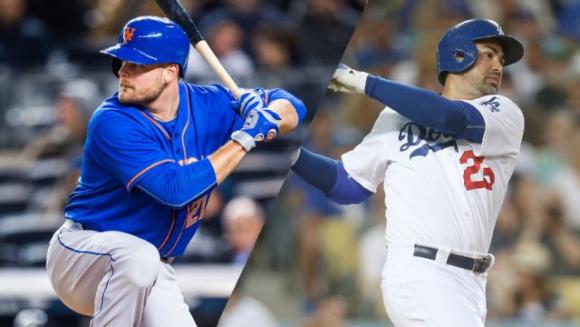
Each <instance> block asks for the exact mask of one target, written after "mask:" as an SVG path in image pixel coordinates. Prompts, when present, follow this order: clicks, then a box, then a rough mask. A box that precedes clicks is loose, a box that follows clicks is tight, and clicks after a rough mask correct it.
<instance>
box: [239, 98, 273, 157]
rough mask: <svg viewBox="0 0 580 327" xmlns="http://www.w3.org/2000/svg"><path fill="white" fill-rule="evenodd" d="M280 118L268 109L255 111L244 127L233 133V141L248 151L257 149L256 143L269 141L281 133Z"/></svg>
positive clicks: (252, 111) (250, 113)
mask: <svg viewBox="0 0 580 327" xmlns="http://www.w3.org/2000/svg"><path fill="white" fill-rule="evenodd" d="M280 121H281V118H280V116H279V115H278V114H277V113H276V112H274V111H272V110H270V109H268V108H264V109H254V110H251V111H250V112H248V116H247V117H246V119H245V121H244V126H242V128H241V129H240V130H238V131H235V132H233V133H232V136H231V138H232V140H234V141H236V142H237V143H239V144H240V145H241V146H242V147H243V148H244V149H245V150H246V151H250V150H252V149H253V148H255V147H256V142H262V141H264V140H267V141H269V140H270V139H272V138H274V137H276V135H278V132H279V131H280Z"/></svg>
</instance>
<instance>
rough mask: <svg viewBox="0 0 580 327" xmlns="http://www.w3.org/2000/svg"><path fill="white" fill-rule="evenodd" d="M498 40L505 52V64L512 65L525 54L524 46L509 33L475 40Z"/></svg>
mask: <svg viewBox="0 0 580 327" xmlns="http://www.w3.org/2000/svg"><path fill="white" fill-rule="evenodd" d="M486 40H496V41H498V42H499V44H500V46H501V48H502V49H503V53H504V66H508V65H511V64H513V63H515V62H517V61H519V60H520V59H522V58H523V56H524V46H523V45H522V44H521V43H520V41H518V40H517V39H516V38H514V37H512V36H509V35H497V36H491V37H482V38H477V39H475V40H474V41H486Z"/></svg>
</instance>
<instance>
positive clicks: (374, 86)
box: [365, 75, 485, 143]
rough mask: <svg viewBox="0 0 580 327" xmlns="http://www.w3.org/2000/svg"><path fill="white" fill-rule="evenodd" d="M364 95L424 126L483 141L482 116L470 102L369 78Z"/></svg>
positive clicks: (479, 141) (377, 78)
mask: <svg viewBox="0 0 580 327" xmlns="http://www.w3.org/2000/svg"><path fill="white" fill-rule="evenodd" d="M365 93H366V94H367V95H368V96H369V97H371V98H373V99H375V100H377V101H379V102H381V103H383V104H384V105H386V106H388V107H390V108H391V109H393V110H395V111H396V112H398V113H400V114H401V115H402V116H404V117H406V118H408V119H410V120H411V121H413V122H415V123H417V124H419V125H421V126H425V127H430V128H433V129H436V130H438V131H441V132H444V133H447V134H449V135H451V136H454V137H456V138H460V139H466V140H469V141H471V142H476V143H481V142H482V140H483V133H484V131H485V121H484V119H483V116H482V115H481V113H480V112H479V111H478V110H477V109H476V108H475V107H474V106H472V105H471V104H469V103H467V102H464V101H455V100H449V99H446V98H445V97H442V96H440V95H439V94H437V93H435V92H431V91H428V90H425V89H421V88H418V87H414V86H409V85H403V84H400V83H396V82H393V81H389V80H386V79H383V78H380V77H377V76H372V75H369V76H368V78H367V83H366V87H365Z"/></svg>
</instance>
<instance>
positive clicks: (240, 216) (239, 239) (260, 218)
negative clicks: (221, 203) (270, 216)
mask: <svg viewBox="0 0 580 327" xmlns="http://www.w3.org/2000/svg"><path fill="white" fill-rule="evenodd" d="M223 219H224V223H225V232H226V238H227V240H228V241H229V243H230V246H231V248H232V251H231V252H232V253H231V256H232V259H231V261H232V263H234V264H236V265H245V264H246V261H247V260H248V258H249V256H250V254H251V253H252V249H253V248H254V244H255V243H256V239H257V238H258V235H260V231H261V230H262V226H263V225H264V219H265V216H264V210H263V209H262V208H261V207H260V205H259V204H258V203H256V202H255V201H254V200H252V199H250V198H246V197H239V198H235V199H233V200H231V201H230V202H228V204H227V205H226V207H225V208H224V211H223Z"/></svg>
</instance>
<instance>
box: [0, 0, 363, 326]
mask: <svg viewBox="0 0 580 327" xmlns="http://www.w3.org/2000/svg"><path fill="white" fill-rule="evenodd" d="M182 3H183V4H184V5H185V7H186V8H187V9H188V11H189V12H190V13H191V15H192V16H193V17H194V19H195V20H196V22H197V23H198V25H199V26H200V29H201V30H202V33H203V34H204V35H205V36H206V38H207V39H208V42H209V44H210V46H211V47H212V48H213V50H214V52H215V53H216V55H217V56H218V57H219V58H220V60H221V61H222V63H223V64H224V66H225V67H226V69H227V70H228V71H229V72H230V73H231V74H232V76H233V77H234V79H235V80H236V81H237V82H238V84H239V85H241V86H243V87H252V86H261V87H265V88H272V87H283V88H286V89H288V90H290V91H291V92H293V93H295V94H296V95H298V96H299V97H301V98H302V99H303V100H304V102H305V103H306V104H307V107H308V109H309V116H308V119H311V118H312V116H313V114H314V111H315V109H316V106H317V103H318V101H319V100H320V98H321V96H322V94H323V93H324V90H325V87H326V84H327V83H328V81H329V79H330V75H331V73H332V71H333V70H334V67H335V66H336V63H337V62H338V59H339V57H340V54H341V53H342V51H343V49H344V46H345V45H346V43H347V41H348V39H349V37H350V35H351V33H352V31H353V29H354V26H355V24H356V21H357V19H358V16H359V15H360V12H361V10H362V7H363V5H362V4H361V3H360V1H348V0H299V1H285V0H276V1H264V0H223V1H201V0H196V1H193V0H183V1H182ZM144 14H153V15H161V12H160V11H159V9H158V8H157V7H156V6H155V3H154V1H137V0H131V1H127V0H77V1H65V0H54V1H43V0H0V326H30V327H31V326H88V319H87V318H86V317H80V316H78V315H76V314H74V313H72V312H71V311H70V310H68V309H67V308H66V307H64V306H63V305H62V303H60V302H59V301H58V300H57V299H56V298H55V297H54V294H53V293H52V289H51V288H50V285H49V284H48V280H47V277H46V273H45V272H44V268H43V267H44V260H45V259H44V257H45V253H46V248H47V245H48V240H49V239H50V236H51V234H52V233H53V231H54V230H56V229H57V228H58V226H59V225H60V224H62V221H63V218H62V210H63V205H64V204H65V203H66V199H67V196H68V193H69V192H70V190H71V189H72V187H73V186H74V184H75V182H76V180H77V178H78V168H79V165H80V156H81V154H82V146H83V142H84V137H85V126H86V123H87V120H88V118H89V117H90V115H91V113H92V111H93V110H94V108H95V107H96V106H97V105H98V104H99V103H100V101H102V100H103V99H105V98H106V97H108V96H110V95H111V94H112V93H113V92H115V90H116V85H117V81H116V78H115V77H114V76H113V74H111V71H110V59H109V58H108V57H106V56H104V55H101V54H99V53H98V50H99V49H102V48H105V47H107V46H110V45H112V44H114V43H115V42H116V40H117V36H118V33H119V31H120V30H121V28H122V26H123V24H124V23H125V22H126V21H127V20H129V19H130V18H133V17H135V16H138V15H144ZM168 51H171V49H168ZM186 79H187V80H189V81H192V82H199V83H210V82H216V80H215V77H214V74H213V73H212V72H211V71H210V70H209V69H208V67H207V65H206V64H205V63H204V62H203V61H202V60H201V59H200V58H199V56H198V55H197V54H196V53H195V52H194V51H193V53H192V55H191V58H190V62H189V69H188V72H187V74H186ZM304 134H305V131H304V130H303V129H301V130H298V131H296V132H294V133H292V134H291V135H289V136H286V137H283V138H280V139H277V140H275V141H274V142H272V143H269V144H266V145H265V146H262V147H261V148H259V149H256V150H255V151H253V152H252V153H251V154H250V155H249V156H248V157H247V158H246V159H245V160H244V161H243V162H242V164H241V165H240V166H239V167H238V168H237V169H236V171H235V173H234V174H233V176H232V177H231V178H229V179H228V180H227V182H225V183H223V184H222V185H221V187H220V188H219V190H218V191H217V192H214V193H215V196H213V197H212V200H211V201H210V204H209V205H208V209H207V211H206V216H207V217H206V218H205V219H204V223H203V226H202V227H201V228H200V230H199V231H198V233H197V235H196V236H195V238H194V240H193V241H192V243H191V244H190V246H189V247H188V250H187V251H186V255H185V256H184V257H183V258H181V259H179V260H178V261H177V262H176V263H175V266H176V271H177V275H178V279H179V280H180V287H181V288H182V290H183V291H184V294H185V296H186V300H187V302H188V304H190V307H191V310H192V313H193V315H194V317H195V319H196V321H197V323H198V325H199V326H215V325H216V322H217V318H218V316H219V314H220V313H221V311H222V309H223V307H224V305H225V303H226V301H227V296H228V295H229V292H230V291H231V290H232V288H233V286H234V285H235V281H236V279H237V277H238V276H239V274H240V272H241V269H242V267H243V264H244V262H245V256H247V251H249V250H251V245H252V243H253V239H255V237H256V235H257V232H259V229H260V227H261V222H262V220H263V217H261V216H263V212H262V211H261V210H260V207H264V206H268V204H269V202H270V201H271V200H272V198H273V197H274V196H275V195H276V193H277V192H278V190H279V188H280V186H281V185H282V182H283V179H284V176H285V174H286V172H287V170H288V167H289V165H290V156H289V153H290V152H292V150H293V149H295V148H296V147H297V145H298V143H299V142H300V139H301V138H302V136H303V135H304ZM241 195H244V196H247V197H250V198H253V199H254V200H255V201H256V202H254V203H257V206H258V207H254V206H253V202H252V201H253V200H249V199H240V196H241ZM234 203H235V205H234ZM228 205H230V206H229V207H230V209H227V208H228ZM224 216H234V218H232V219H231V220H232V221H233V223H232V224H233V225H232V226H230V225H228V223H227V222H228V221H229V220H228V219H229V218H227V217H224ZM248 217H251V218H248ZM248 219H249V220H248ZM236 221H237V222H238V223H236ZM247 221H250V223H247V224H245V225H244V222H247ZM256 222H258V223H256ZM248 224H249V225H248ZM248 226H249V227H248ZM256 226H258V227H256ZM230 227H231V229H230ZM248 240H250V241H248ZM224 326H228V325H227V324H226V325H224Z"/></svg>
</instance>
